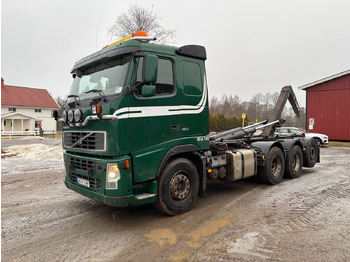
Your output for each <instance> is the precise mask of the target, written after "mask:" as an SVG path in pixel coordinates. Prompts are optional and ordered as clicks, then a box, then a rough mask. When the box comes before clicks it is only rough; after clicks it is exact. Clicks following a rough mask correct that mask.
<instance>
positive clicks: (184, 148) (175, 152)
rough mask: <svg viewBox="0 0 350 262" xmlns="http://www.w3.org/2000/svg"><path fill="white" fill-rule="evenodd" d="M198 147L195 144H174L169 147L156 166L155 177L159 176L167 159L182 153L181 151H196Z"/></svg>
mask: <svg viewBox="0 0 350 262" xmlns="http://www.w3.org/2000/svg"><path fill="white" fill-rule="evenodd" d="M198 150H199V149H198V148H197V147H196V146H195V145H191V144H189V145H180V146H175V147H173V148H171V149H170V150H169V151H168V152H167V153H166V154H165V156H164V158H163V160H162V162H161V163H160V165H159V167H158V171H157V174H156V178H158V177H159V176H160V173H161V172H162V170H163V169H164V167H165V165H166V163H167V162H168V161H169V159H170V158H172V157H173V156H175V155H178V154H183V153H188V152H197V151H198Z"/></svg>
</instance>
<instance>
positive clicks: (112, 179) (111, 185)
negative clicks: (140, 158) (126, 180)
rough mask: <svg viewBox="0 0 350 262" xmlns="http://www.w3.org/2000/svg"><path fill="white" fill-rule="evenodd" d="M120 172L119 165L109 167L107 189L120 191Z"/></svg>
mask: <svg viewBox="0 0 350 262" xmlns="http://www.w3.org/2000/svg"><path fill="white" fill-rule="evenodd" d="M119 179H120V171H119V168H118V165H117V164H108V165H107V179H106V189H118V180H119Z"/></svg>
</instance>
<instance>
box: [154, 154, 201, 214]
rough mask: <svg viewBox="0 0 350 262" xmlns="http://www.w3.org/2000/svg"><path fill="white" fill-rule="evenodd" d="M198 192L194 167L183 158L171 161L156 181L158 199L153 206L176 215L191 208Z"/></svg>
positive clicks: (196, 174)
mask: <svg viewBox="0 0 350 262" xmlns="http://www.w3.org/2000/svg"><path fill="white" fill-rule="evenodd" d="M198 192H199V175H198V172H197V169H196V167H195V166H194V165H193V163H192V162H191V161H189V160H188V159H185V158H177V159H175V160H173V161H171V162H170V163H169V164H167V166H166V167H165V168H164V170H163V171H162V173H161V175H160V177H159V181H158V200H157V202H156V204H155V206H156V207H157V208H158V209H159V210H160V211H162V212H164V213H166V214H168V215H172V216H173V215H178V214H181V213H184V212H186V211H188V210H190V209H191V208H192V206H193V205H194V203H195V202H196V200H197V196H198Z"/></svg>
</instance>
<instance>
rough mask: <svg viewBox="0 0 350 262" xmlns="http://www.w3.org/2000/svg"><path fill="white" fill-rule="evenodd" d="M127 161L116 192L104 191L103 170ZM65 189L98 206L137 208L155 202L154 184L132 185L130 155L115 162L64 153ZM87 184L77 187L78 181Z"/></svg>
mask: <svg viewBox="0 0 350 262" xmlns="http://www.w3.org/2000/svg"><path fill="white" fill-rule="evenodd" d="M126 160H127V161H129V163H130V166H128V167H127V168H126V167H125V168H120V179H119V181H118V186H117V189H106V170H107V168H108V164H117V165H118V166H120V164H121V163H122V162H125V161H126ZM64 161H65V167H66V175H65V177H64V183H65V185H66V186H67V188H69V189H71V190H73V191H75V192H77V193H79V194H81V195H84V196H86V197H88V198H91V199H94V200H96V201H99V202H101V203H104V204H107V205H110V206H117V207H126V206H136V205H142V204H147V203H153V202H155V201H156V200H157V186H158V185H157V181H147V182H144V183H139V184H134V183H133V174H132V170H133V168H132V163H131V158H130V157H129V156H122V157H117V158H114V159H102V158H95V157H89V156H81V155H76V154H70V153H67V152H65V153H64ZM79 179H82V180H85V181H89V183H88V185H83V184H79V183H78V180H79Z"/></svg>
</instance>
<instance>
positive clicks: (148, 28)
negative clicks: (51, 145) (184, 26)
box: [108, 4, 176, 43]
mask: <svg viewBox="0 0 350 262" xmlns="http://www.w3.org/2000/svg"><path fill="white" fill-rule="evenodd" d="M160 19H161V18H160V16H159V15H157V14H155V13H154V12H153V8H152V9H150V8H146V7H141V6H138V5H137V4H132V5H131V6H130V7H129V10H128V11H127V12H126V13H122V14H121V15H119V16H118V17H117V20H116V21H115V22H114V25H113V26H111V27H110V28H109V29H108V34H109V35H111V38H112V37H118V38H124V37H126V36H128V35H131V34H133V33H135V32H137V31H144V32H146V33H147V34H148V35H149V36H154V37H156V38H157V42H160V43H172V42H174V38H175V35H176V31H175V30H171V29H165V28H163V27H162V26H161V25H160V24H159V20H160Z"/></svg>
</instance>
